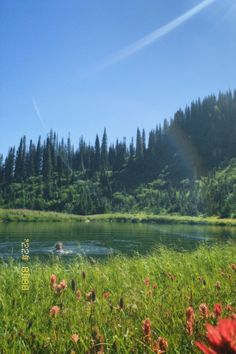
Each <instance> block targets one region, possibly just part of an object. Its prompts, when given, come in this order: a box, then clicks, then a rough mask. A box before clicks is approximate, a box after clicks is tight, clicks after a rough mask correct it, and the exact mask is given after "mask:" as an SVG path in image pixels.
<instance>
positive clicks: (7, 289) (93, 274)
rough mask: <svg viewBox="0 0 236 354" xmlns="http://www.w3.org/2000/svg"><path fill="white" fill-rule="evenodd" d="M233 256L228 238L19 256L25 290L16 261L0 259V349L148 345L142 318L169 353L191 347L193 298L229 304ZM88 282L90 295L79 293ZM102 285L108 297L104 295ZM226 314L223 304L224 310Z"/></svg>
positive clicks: (234, 294)
mask: <svg viewBox="0 0 236 354" xmlns="http://www.w3.org/2000/svg"><path fill="white" fill-rule="evenodd" d="M235 260H236V259H235V244H229V245H226V246H223V247H222V246H214V247H212V248H210V249H208V248H207V247H206V246H205V247H201V248H199V249H198V250H197V251H194V252H193V253H177V252H174V251H170V250H166V249H163V248H162V249H157V250H156V251H155V252H154V253H153V254H151V255H148V256H146V257H145V256H135V257H133V258H127V257H123V256H116V257H114V258H109V259H107V260H106V261H103V262H102V261H93V262H91V261H88V260H86V259H83V258H78V259H76V260H74V261H72V263H64V262H63V261H62V260H60V259H52V260H51V261H50V262H49V263H43V262H41V261H29V262H27V263H24V264H25V265H27V266H28V267H29V268H30V288H29V291H26V292H23V291H22V290H21V266H22V265H23V263H21V264H19V263H17V262H16V261H10V262H9V263H7V264H5V263H2V264H1V265H0V284H1V287H0V352H1V353H11V354H19V353H27V354H28V353H37V354H40V353H63V354H64V353H97V352H98V351H99V348H101V344H100V343H101V342H103V343H104V352H105V353H127V354H128V353H142V354H144V353H153V351H152V346H151V345H149V344H148V343H147V342H146V341H145V338H144V334H143V330H142V321H143V320H144V319H147V318H149V319H150V321H151V325H152V338H153V340H155V339H157V338H158V337H159V336H161V337H164V338H166V339H167V340H168V343H169V349H168V353H179V354H180V353H181V354H184V353H186V354H187V353H188V354H189V353H195V352H198V351H197V349H196V348H195V345H194V342H195V340H198V339H202V336H203V334H204V321H203V320H201V319H200V318H199V315H198V307H199V305H200V304H201V303H206V304H207V305H208V306H209V308H210V309H211V310H212V309H213V306H214V304H215V303H221V304H222V306H223V307H225V306H227V305H231V306H233V307H236V288H235V282H236V272H235V271H234V270H233V269H231V266H230V265H231V264H232V263H233V262H235ZM51 274H56V275H57V277H58V280H59V281H61V280H62V279H65V280H66V282H67V284H68V287H67V288H66V289H65V290H63V291H62V293H61V294H60V295H58V294H56V293H55V292H54V291H53V289H52V288H51V286H50V276H51ZM72 279H74V281H75V284H74V285H75V290H76V291H77V290H78V289H79V290H80V292H81V298H80V299H79V300H78V299H77V298H76V294H75V292H74V291H73V290H72V288H71V285H70V284H71V281H72ZM145 279H146V284H145ZM148 279H149V280H150V285H148ZM217 281H219V282H220V289H217V287H216V282H217ZM154 284H157V288H155V286H154V287H153V285H154ZM218 287H219V286H218ZM92 290H93V291H94V292H95V295H96V299H95V301H94V302H90V301H87V299H86V294H87V293H88V292H90V291H92ZM104 292H109V293H110V297H109V298H107V299H106V298H104V296H103V294H104ZM55 305H56V306H59V307H60V309H61V311H60V313H59V314H58V315H57V316H55V317H52V316H50V315H49V311H50V309H51V307H52V306H55ZM188 306H192V307H193V308H194V310H195V312H196V322H195V327H194V333H193V335H192V336H189V335H188V334H187V332H186V329H185V322H186V317H185V316H186V315H185V311H186V308H187V307H188ZM227 315H228V313H227V311H226V310H224V311H223V317H226V316H227ZM211 321H213V322H214V321H215V319H214V318H213V319H212V320H211ZM72 334H78V335H79V340H78V342H77V343H73V341H72V340H71V336H72Z"/></svg>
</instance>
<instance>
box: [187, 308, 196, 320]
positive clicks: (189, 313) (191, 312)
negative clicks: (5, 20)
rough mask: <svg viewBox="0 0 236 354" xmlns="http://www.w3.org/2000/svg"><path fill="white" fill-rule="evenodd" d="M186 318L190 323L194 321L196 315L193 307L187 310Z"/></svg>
mask: <svg viewBox="0 0 236 354" xmlns="http://www.w3.org/2000/svg"><path fill="white" fill-rule="evenodd" d="M186 317H187V320H188V321H192V320H194V318H195V314H194V309H193V308H192V306H189V307H188V308H187V309H186Z"/></svg>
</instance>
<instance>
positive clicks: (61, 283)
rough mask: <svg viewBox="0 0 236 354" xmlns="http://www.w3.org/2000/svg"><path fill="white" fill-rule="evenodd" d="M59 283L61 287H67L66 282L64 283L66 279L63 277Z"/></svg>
mask: <svg viewBox="0 0 236 354" xmlns="http://www.w3.org/2000/svg"><path fill="white" fill-rule="evenodd" d="M60 285H61V288H62V289H65V288H67V284H66V281H65V280H64V279H63V280H62V281H61V282H60Z"/></svg>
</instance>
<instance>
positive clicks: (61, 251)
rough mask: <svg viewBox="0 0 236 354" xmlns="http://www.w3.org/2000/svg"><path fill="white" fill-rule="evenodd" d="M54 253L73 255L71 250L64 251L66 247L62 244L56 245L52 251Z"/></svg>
mask: <svg viewBox="0 0 236 354" xmlns="http://www.w3.org/2000/svg"><path fill="white" fill-rule="evenodd" d="M51 252H52V253H56V254H68V253H72V251H71V250H65V249H64V245H63V243H62V242H57V243H56V244H55V248H54V250H53V251H51Z"/></svg>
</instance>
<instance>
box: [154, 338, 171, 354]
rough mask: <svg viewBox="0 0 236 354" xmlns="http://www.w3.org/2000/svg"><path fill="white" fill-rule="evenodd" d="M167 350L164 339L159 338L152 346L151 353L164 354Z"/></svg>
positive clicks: (166, 343)
mask: <svg viewBox="0 0 236 354" xmlns="http://www.w3.org/2000/svg"><path fill="white" fill-rule="evenodd" d="M167 349H168V342H167V340H166V339H165V338H162V337H159V338H158V339H157V340H155V341H154V343H153V345H152V351H153V352H154V353H156V354H161V353H165V352H166V350H167Z"/></svg>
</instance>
